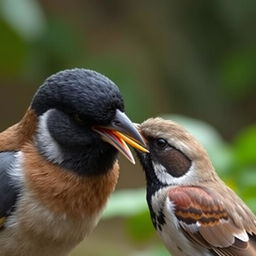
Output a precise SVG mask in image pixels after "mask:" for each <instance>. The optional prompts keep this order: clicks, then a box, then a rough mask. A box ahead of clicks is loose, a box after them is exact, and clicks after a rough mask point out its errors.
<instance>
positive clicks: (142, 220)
mask: <svg viewBox="0 0 256 256" xmlns="http://www.w3.org/2000/svg"><path fill="white" fill-rule="evenodd" d="M127 231H128V233H129V234H130V236H131V238H132V239H134V240H135V241H139V242H142V241H147V240H148V239H150V238H152V237H153V236H154V235H155V232H156V231H155V229H154V228H153V224H152V222H151V219H150V215H149V210H148V209H146V210H145V211H143V212H141V213H138V214H136V215H135V216H132V217H130V218H128V220H127Z"/></svg>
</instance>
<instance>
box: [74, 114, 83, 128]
mask: <svg viewBox="0 0 256 256" xmlns="http://www.w3.org/2000/svg"><path fill="white" fill-rule="evenodd" d="M74 119H75V121H76V122H77V123H78V124H80V125H83V124H84V120H83V118H82V116H81V115H79V114H75V115H74Z"/></svg>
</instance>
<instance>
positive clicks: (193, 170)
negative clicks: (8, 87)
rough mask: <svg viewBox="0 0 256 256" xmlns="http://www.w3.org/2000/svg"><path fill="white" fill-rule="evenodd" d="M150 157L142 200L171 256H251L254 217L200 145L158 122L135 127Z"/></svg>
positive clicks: (143, 156) (145, 161) (145, 159)
mask: <svg viewBox="0 0 256 256" xmlns="http://www.w3.org/2000/svg"><path fill="white" fill-rule="evenodd" d="M140 132H141V134H142V135H143V137H144V138H145V140H146V143H147V145H148V150H149V151H150V153H149V154H147V153H140V152H138V156H139V158H140V161H141V163H142V166H143V169H144V170H145V175H146V183H147V202H148V206H149V210H150V214H151V219H152V222H153V225H154V227H155V229H156V230H157V232H158V234H159V235H160V237H161V239H162V240H163V242H164V244H165V245H166V247H167V248H168V249H169V251H170V252H171V254H172V255H173V256H255V255H256V217H255V216H254V215H253V213H252V212H251V210H250V209H249V208H248V207H247V206H246V205H245V203H244V202H243V201H242V200H241V199H240V198H239V197H238V196H237V195H236V194H235V192H233V191H232V190H231V189H230V188H228V187H227V186H226V185H225V184H224V182H223V181H222V180H221V179H220V178H219V177H218V175H217V173H216V172H215V170H214V167H213V165H212V163H211V161H210V159H209V156H208V154H207V152H206V150H205V149H204V148H203V146H202V145H201V144H200V143H199V142H198V141H197V140H196V139H195V138H194V137H193V136H192V135H191V134H189V133H188V132H187V131H186V130H185V129H184V128H183V127H182V126H180V125H178V124H176V123H174V122H172V121H167V120H163V119H161V118H152V119H148V120H146V121H145V122H143V123H142V124H141V125H140Z"/></svg>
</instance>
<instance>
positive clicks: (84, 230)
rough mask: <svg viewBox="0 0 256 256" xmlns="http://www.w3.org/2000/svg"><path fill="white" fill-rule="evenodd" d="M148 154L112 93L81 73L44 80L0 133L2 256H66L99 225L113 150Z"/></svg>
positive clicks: (106, 83) (95, 76)
mask: <svg viewBox="0 0 256 256" xmlns="http://www.w3.org/2000/svg"><path fill="white" fill-rule="evenodd" d="M126 142H127V143H129V144H131V145H132V146H133V147H135V148H139V149H141V150H146V149H145V147H144V142H143V139H142V137H141V136H140V134H139V132H138V131H137V129H136V127H135V126H134V124H133V123H132V122H131V121H130V119H129V118H128V117H127V116H126V115H125V113H124V104H123V99H122V96H121V94H120V91H119V89H118V87H117V86H116V85H115V84H114V83H113V82H112V81H111V80H109V79H108V78H107V77H105V76H104V75H101V74H99V73H97V72H95V71H91V70H86V69H70V70H64V71H61V72H59V73H57V74H55V75H52V76H50V77H49V78H48V79H47V80H46V81H45V82H44V83H43V85H42V86H41V87H40V88H39V89H38V91H37V93H36V94H35V96H34V97H33V99H32V103H31V105H30V107H29V109H28V110H27V112H26V114H25V116H24V117H23V119H22V120H21V121H20V122H19V123H17V124H15V125H14V126H12V127H10V128H8V129H7V130H5V131H3V132H2V133H0V256H35V255H36V256H50V255H52V256H65V255H68V254H69V252H70V251H71V250H72V249H73V248H74V247H75V246H76V245H77V244H78V243H79V242H80V241H81V240H82V239H83V238H84V237H85V236H86V235H88V234H89V233H90V231H91V230H92V229H93V228H94V227H95V225H96V224H97V222H98V220H99V217H100V214H101V212H102V210H103V208H104V206H105V204H106V202H107V199H108V197H109V196H110V194H111V192H112V191H113V190H114V188H115V185H116V183H117V180H118V174H119V165H118V161H117V153H118V151H119V152H121V153H123V154H124V155H125V156H126V157H127V158H128V159H129V160H130V161H131V162H134V159H133V156H132V154H131V151H130V150H129V148H128V146H127V144H126Z"/></svg>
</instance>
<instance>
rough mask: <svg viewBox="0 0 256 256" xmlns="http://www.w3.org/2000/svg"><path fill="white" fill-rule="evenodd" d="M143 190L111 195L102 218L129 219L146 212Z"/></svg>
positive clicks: (118, 192)
mask: <svg viewBox="0 0 256 256" xmlns="http://www.w3.org/2000/svg"><path fill="white" fill-rule="evenodd" d="M147 209H148V207H147V204H146V192H145V189H131V190H119V191H116V192H114V193H113V194H112V196H111V197H110V200H109V202H108V205H107V208H106V210H105V211H104V214H103V217H104V218H110V217H129V216H135V215H137V214H140V213H142V212H145V210H147Z"/></svg>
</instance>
